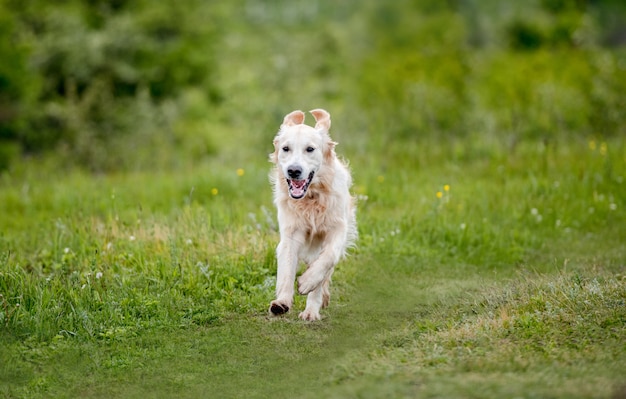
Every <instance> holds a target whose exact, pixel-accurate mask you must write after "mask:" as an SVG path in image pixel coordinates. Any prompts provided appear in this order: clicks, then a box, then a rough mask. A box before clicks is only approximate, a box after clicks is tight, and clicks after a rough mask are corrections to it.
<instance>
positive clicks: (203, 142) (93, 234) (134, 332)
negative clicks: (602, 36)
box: [0, 2, 626, 398]
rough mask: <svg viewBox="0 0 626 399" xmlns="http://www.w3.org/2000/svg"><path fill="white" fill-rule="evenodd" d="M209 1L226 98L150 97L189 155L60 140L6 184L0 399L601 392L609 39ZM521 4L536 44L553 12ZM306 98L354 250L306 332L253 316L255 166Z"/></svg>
mask: <svg viewBox="0 0 626 399" xmlns="http://www.w3.org/2000/svg"><path fill="white" fill-rule="evenodd" d="M229 4H230V3H219V2H218V3H214V4H212V5H211V6H207V7H210V9H207V10H208V11H211V15H215V16H218V17H219V18H218V19H219V21H220V22H219V23H217V26H216V35H217V37H219V39H220V40H219V41H218V42H217V43H215V47H216V51H217V52H218V54H219V57H217V58H218V61H217V65H216V72H215V73H216V76H217V77H216V85H217V86H219V87H217V89H218V91H219V92H220V93H222V95H223V97H222V98H220V99H219V101H218V103H216V104H214V103H210V102H207V100H206V96H205V94H206V93H203V92H202V90H201V89H198V88H195V89H185V90H183V93H182V94H181V97H180V98H177V99H173V100H172V101H173V102H172V103H166V104H162V105H163V109H164V110H165V109H169V110H170V111H171V112H172V113H173V114H177V115H182V116H181V119H180V120H179V122H178V124H177V125H176V126H174V131H175V133H176V137H177V138H176V139H174V141H176V140H182V141H183V143H179V145H178V146H172V147H169V146H160V147H159V148H158V149H157V150H155V149H154V148H153V147H151V146H150V145H147V146H146V147H142V146H141V145H139V144H140V143H141V142H142V140H141V137H132V140H129V141H128V143H127V148H125V149H124V151H126V152H122V153H120V154H125V153H127V152H128V153H136V154H137V155H138V159H139V158H140V159H141V160H142V161H141V162H139V163H143V160H150V159H152V160H155V159H156V161H155V162H153V163H151V162H147V163H146V165H152V164H155V165H156V166H155V167H154V168H153V169H150V168H138V169H137V170H133V171H128V170H127V169H124V168H123V167H120V169H119V172H116V173H109V174H93V173H88V172H85V171H84V170H82V169H78V168H76V167H75V165H73V163H72V162H68V161H67V160H66V157H65V156H64V154H67V152H63V151H61V152H60V154H61V155H58V154H51V155H48V156H41V157H33V158H24V159H23V160H22V161H21V162H14V163H12V164H11V167H8V168H7V169H5V170H4V171H2V172H1V174H0V295H1V296H0V341H1V342H2V344H1V345H0V396H3V397H9V398H13V397H15V398H40V397H41V398H43V397H67V398H74V397H90V398H97V397H106V398H111V397H119V398H121V397H143V398H145V397H150V398H152V397H182V398H186V397H188V398H196V397H221V398H222V397H223V398H239V397H258V398H266V397H278V398H283V397H284V398H292V397H304V398H308V397H311V398H313V397H320V396H321V397H328V398H344V397H358V398H380V397H385V398H387V397H392V398H405V397H406V398H412V397H424V398H428V397H445V398H484V397H492V398H501V397H523V398H535V397H540V398H609V397H612V396H613V397H621V396H619V395H620V394H622V392H623V391H624V387H625V386H626V377H624V373H623V370H625V369H626V360H625V359H626V345H625V344H624V343H625V342H626V229H624V226H626V181H625V179H626V142H625V141H624V139H623V137H624V132H625V130H624V129H625V128H626V119H625V118H624V116H623V111H622V110H623V109H624V105H625V103H624V96H623V88H624V87H625V86H624V85H625V83H626V75H624V71H626V69H624V68H623V63H624V53H623V51H622V50H620V49H619V48H617V49H616V48H613V49H611V48H604V47H602V46H599V45H598V46H595V45H592V44H589V42H587V41H585V40H591V39H589V38H588V37H586V36H585V37H583V38H582V39H581V40H582V42H580V43H578V44H577V45H575V46H570V47H568V46H564V45H563V46H558V45H555V44H554V45H553V44H543V45H542V46H541V48H539V49H537V50H532V51H530V50H528V51H518V50H512V49H509V48H507V47H506V44H502V43H500V40H504V39H498V37H499V36H498V35H497V34H496V33H497V32H501V31H505V32H506V29H505V28H506V27H507V26H508V25H507V24H509V23H510V22H511V17H510V16H506V15H504V16H503V15H500V14H499V12H503V13H504V14H506V12H504V11H497V10H492V9H490V8H489V6H488V5H487V6H481V7H485V9H480V10H476V11H475V12H476V15H474V14H473V13H472V12H470V11H472V10H468V9H465V8H463V7H461V6H459V7H457V8H455V9H452V8H453V6H452V5H450V4H452V3H445V5H443V4H444V3H440V2H432V3H431V2H419V4H418V3H412V2H411V3H410V4H409V2H397V3H385V4H384V5H383V4H382V3H380V4H378V3H376V2H364V3H363V5H362V7H363V8H362V9H359V10H358V12H354V11H355V10H353V9H352V8H351V7H349V6H348V5H346V4H348V3H346V4H344V3H341V4H334V3H333V4H331V3H330V2H320V3H319V7H317V6H315V4H317V3H314V2H306V4H305V3H299V2H283V3H282V4H281V6H280V7H269V6H268V7H260V6H259V7H257V6H255V5H254V4H253V3H246V4H245V7H243V8H238V7H239V6H242V4H243V3H242V4H238V3H237V2H234V3H233V4H234V5H229ZM481 4H483V3H482V2H481ZM484 4H491V3H487V2H485V3H484ZM533 4H534V3H533ZM550 4H552V3H550ZM555 4H556V3H555ZM555 4H552V6H554V7H556V6H557V5H558V4H557V5H555ZM568 4H569V3H568ZM541 5H543V6H546V5H549V4H548V2H545V3H544V2H541ZM531 6H532V7H531V8H532V10H531V11H529V12H531V14H532V13H533V12H534V13H535V14H536V15H538V16H539V17H541V18H540V19H539V21H540V24H539V27H540V28H541V29H543V30H544V31H545V32H544V31H542V32H543V33H542V32H540V33H541V34H542V35H546V36H545V37H547V35H548V33H546V32H549V31H550V29H552V28H553V26H552V25H550V23H551V21H552V22H554V23H556V22H559V21H558V18H557V14H546V12H545V10H544V11H541V6H539V5H537V4H534V5H531ZM454 7H456V6H454ZM496 8H498V7H496ZM207 10H205V11H207ZM242 10H243V11H242ZM502 10H507V8H506V7H503V8H502ZM533 10H534V11H533ZM240 11H241V13H240ZM479 11H480V12H482V11H485V12H488V14H485V15H490V16H492V17H493V19H492V21H491V22H489V23H487V22H486V21H482V20H481V19H480V18H478V15H479V14H480V12H479ZM509 11H511V10H509ZM570 11H571V10H570ZM511 12H513V11H511ZM572 12H573V11H572ZM574 14H575V13H574ZM524 15H525V14H520V15H518V17H520V18H521V17H522V16H524ZM532 15H534V14H532ZM566 16H567V17H568V18H572V20H576V18H575V17H577V16H579V15H578V14H575V15H573V16H572V15H570V14H567V15H566ZM416 18H417V19H416ZM468 18H469V19H468ZM471 18H475V20H473V22H472V21H471ZM585 18H587V19H589V21H592V22H593V21H595V20H594V19H593V18H595V17H594V16H592V15H590V14H589V13H587V14H585ZM587 19H585V21H586V20H587ZM415 21H419V22H420V23H419V24H418V26H417V28H416V24H415ZM568 21H570V20H569V19H567V18H564V19H563V20H561V21H560V22H559V23H563V24H565V23H569V22H568ZM522 22H523V21H522ZM570 22H571V21H570ZM472 23H473V24H474V25H472ZM516 24H517V25H515V27H516V29H521V30H523V29H528V26H526V27H524V26H523V24H522V23H521V22H519V21H518V22H516ZM442 26H445V27H446V29H445V30H442V29H441V27H442ZM578 28H580V29H579V30H577V31H576V32H578V33H577V34H579V35H583V36H584V35H591V33H589V32H590V31H593V29H591V28H590V27H588V26H586V25H584V26H580V27H578ZM313 32H314V33H313ZM489 32H491V33H489ZM470 36H471V40H470V39H468V37H470ZM483 36H484V37H483ZM546 40H548V39H546ZM554 40H556V39H554ZM473 41H477V42H480V43H482V44H472V43H473ZM470 42H471V43H470ZM522 44H523V43H522ZM520 45H521V44H520V43H517V44H516V46H520ZM551 46H554V47H551ZM316 54H317V55H321V56H314V55H316ZM168 107H170V108H168ZM316 107H324V108H326V109H328V110H329V111H330V112H331V114H332V117H333V128H332V130H331V135H332V136H333V138H334V139H335V140H336V141H338V142H339V143H340V145H339V147H338V148H337V151H338V152H339V153H340V154H341V155H342V156H344V157H345V158H346V159H348V160H349V161H350V165H351V169H352V172H353V175H354V182H355V185H354V187H353V191H354V193H355V194H356V195H357V196H358V198H359V201H358V214H357V216H358V223H359V234H360V238H359V241H358V246H357V247H356V248H355V249H354V250H353V251H351V255H350V256H349V257H348V258H347V259H345V260H344V261H342V262H341V264H340V265H339V266H338V268H337V271H336V273H335V275H334V279H333V280H334V281H333V286H332V290H331V292H332V299H331V306H330V308H328V309H326V310H325V311H324V312H323V318H324V319H323V320H322V321H321V322H319V323H307V322H303V321H301V320H299V319H298V318H297V314H298V310H299V309H302V308H303V307H304V298H302V297H297V298H296V302H295V309H294V311H293V312H292V313H290V314H288V315H286V316H285V317H280V318H270V317H269V316H268V315H267V308H268V305H269V302H270V301H271V300H272V299H273V291H274V284H275V272H276V264H275V263H276V259H275V254H274V250H275V247H276V244H277V243H278V240H279V237H278V233H277V226H276V217H275V210H274V207H273V204H272V198H271V189H270V186H269V181H268V177H267V176H268V171H269V168H270V164H269V163H268V162H267V154H268V153H269V152H270V151H271V149H272V147H271V139H272V137H273V136H274V134H275V132H276V129H277V128H278V124H279V123H280V121H281V120H282V117H283V115H284V114H286V113H287V112H289V111H291V110H293V109H295V108H300V109H303V110H307V109H312V108H316ZM159 109H161V108H159ZM187 114H188V115H187ZM185 115H187V116H188V117H185ZM127 116H128V115H127ZM131 116H132V115H131ZM144 130H146V131H148V132H149V131H151V130H150V128H149V127H147V128H146V129H144ZM144 130H142V133H141V134H147V133H146V131H144ZM166 130H167V129H165V128H164V131H166ZM196 133H198V135H197V136H196ZM154 134H155V137H154V139H155V142H163V143H171V142H172V139H171V137H169V138H162V137H160V136H158V135H159V134H163V132H161V130H159V131H158V132H156V133H154ZM124 143H125V142H124ZM209 147H210V148H209ZM93 150H94V151H96V150H97V151H100V148H94V149H93ZM209 150H210V151H209ZM207 151H209V152H210V154H206V152H207ZM120 154H118V156H122V155H120ZM163 154H165V155H164V157H163V159H162V160H161V161H160V162H159V161H158V159H160V156H161V155H163ZM134 163H135V162H134V160H132V159H129V160H126V161H125V163H124V164H128V165H132V164H134ZM72 165H73V166H72ZM130 169H133V168H130ZM113 170H116V168H113ZM622 396H623V394H622Z"/></svg>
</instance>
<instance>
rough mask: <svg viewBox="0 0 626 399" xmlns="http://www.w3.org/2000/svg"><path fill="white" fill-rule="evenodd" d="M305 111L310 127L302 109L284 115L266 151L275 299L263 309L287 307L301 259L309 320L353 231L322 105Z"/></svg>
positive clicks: (346, 175) (316, 316) (276, 311)
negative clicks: (276, 237) (276, 239)
mask: <svg viewBox="0 0 626 399" xmlns="http://www.w3.org/2000/svg"><path fill="white" fill-rule="evenodd" d="M311 114H312V115H313V117H314V118H315V122H316V123H315V127H311V126H308V125H305V124H303V122H304V116H305V115H304V113H303V112H302V111H293V112H291V113H290V114H288V115H287V116H285V118H284V120H283V123H282V125H281V126H280V129H279V131H278V133H277V134H276V137H275V138H274V152H273V153H272V154H270V161H271V162H273V163H274V164H275V167H274V168H273V169H272V172H271V174H270V180H271V182H272V184H273V189H274V204H275V205H276V208H277V209H278V225H279V230H280V243H279V244H278V247H277V248H276V257H277V260H278V270H277V276H276V299H275V300H273V301H272V302H271V304H270V309H269V311H270V314H271V315H281V314H283V313H286V312H288V311H289V310H290V309H291V307H292V306H293V296H294V281H295V278H296V272H297V269H298V264H299V262H300V261H303V262H304V263H305V264H306V267H307V268H306V271H305V272H304V273H303V274H302V275H301V276H300V277H299V278H298V292H299V293H300V294H301V295H307V300H306V307H305V309H304V311H303V312H302V313H300V315H299V316H300V318H301V319H303V320H309V321H313V320H320V319H321V316H320V309H321V308H323V307H326V306H328V303H329V301H330V289H329V286H330V278H331V275H332V274H333V271H334V269H335V265H336V264H337V262H338V261H339V260H340V259H341V258H342V257H343V256H344V255H345V253H346V250H347V248H348V247H350V246H351V245H352V244H353V243H354V241H355V239H356V237H357V228H356V214H355V213H356V211H355V201H354V198H353V197H352V196H351V195H350V186H351V185H352V177H351V176H350V172H349V170H348V167H347V166H346V164H345V163H344V162H342V161H341V160H339V159H338V158H337V156H336V154H335V145H336V144H337V143H335V142H334V141H332V140H331V138H330V136H329V133H328V131H329V129H330V114H329V113H328V112H326V111H325V110H323V109H315V110H313V111H311Z"/></svg>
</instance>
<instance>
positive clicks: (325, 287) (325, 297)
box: [322, 277, 330, 308]
mask: <svg viewBox="0 0 626 399" xmlns="http://www.w3.org/2000/svg"><path fill="white" fill-rule="evenodd" d="M329 303H330V277H328V278H327V279H326V280H324V282H323V283H322V308H326V307H328V304H329Z"/></svg>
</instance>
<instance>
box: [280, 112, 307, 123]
mask: <svg viewBox="0 0 626 399" xmlns="http://www.w3.org/2000/svg"><path fill="white" fill-rule="evenodd" d="M302 122H304V112H302V111H300V110H297V111H293V112H291V113H289V114H287V115H286V116H285V119H283V124H282V126H293V125H301V124H302Z"/></svg>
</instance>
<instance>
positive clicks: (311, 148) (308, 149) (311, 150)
mask: <svg viewBox="0 0 626 399" xmlns="http://www.w3.org/2000/svg"><path fill="white" fill-rule="evenodd" d="M313 151H315V148H313V147H307V148H306V152H313Z"/></svg>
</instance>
